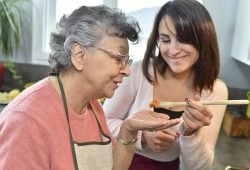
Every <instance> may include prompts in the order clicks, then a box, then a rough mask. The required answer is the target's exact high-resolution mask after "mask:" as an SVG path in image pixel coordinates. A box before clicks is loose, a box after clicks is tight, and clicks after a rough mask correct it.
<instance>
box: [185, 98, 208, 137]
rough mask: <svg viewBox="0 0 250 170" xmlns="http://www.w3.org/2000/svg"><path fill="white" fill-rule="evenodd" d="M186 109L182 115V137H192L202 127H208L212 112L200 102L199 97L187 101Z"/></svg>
mask: <svg viewBox="0 0 250 170" xmlns="http://www.w3.org/2000/svg"><path fill="white" fill-rule="evenodd" d="M187 103H188V105H187V107H186V109H185V111H184V113H183V121H184V135H186V136H189V135H192V134H193V133H194V132H195V131H197V130H198V129H200V128H201V127H203V126H209V125H210V123H211V119H212V117H213V115H212V112H211V111H210V110H209V109H208V108H207V107H206V106H205V105H203V104H201V102H200V96H199V95H195V96H194V98H193V99H188V100H187Z"/></svg>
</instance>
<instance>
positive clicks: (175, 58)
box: [168, 56, 186, 60]
mask: <svg viewBox="0 0 250 170" xmlns="http://www.w3.org/2000/svg"><path fill="white" fill-rule="evenodd" d="M185 57H186V56H180V57H171V56H168V58H170V59H173V60H178V59H180V58H185Z"/></svg>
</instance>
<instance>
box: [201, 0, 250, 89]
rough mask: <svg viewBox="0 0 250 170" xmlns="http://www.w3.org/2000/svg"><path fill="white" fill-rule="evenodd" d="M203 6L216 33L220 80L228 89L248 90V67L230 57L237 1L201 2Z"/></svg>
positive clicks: (208, 0) (211, 0)
mask: <svg viewBox="0 0 250 170" xmlns="http://www.w3.org/2000/svg"><path fill="white" fill-rule="evenodd" d="M203 4H204V5H205V6H206V8H207V9H208V11H209V12H210V14H211V16H212V18H213V21H214V24H215V27H216V31H217V37H218V41H219V48H220V55H221V73H220V76H221V78H222V79H223V80H224V81H225V82H226V84H227V85H228V86H229V87H232V88H240V89H250V76H249V74H250V66H248V65H246V64H243V63H240V62H238V61H236V60H235V59H233V58H232V57H231V49H232V43H233V35H234V24H235V21H236V15H237V10H238V8H237V7H238V0H203ZM246 36H250V35H246Z"/></svg>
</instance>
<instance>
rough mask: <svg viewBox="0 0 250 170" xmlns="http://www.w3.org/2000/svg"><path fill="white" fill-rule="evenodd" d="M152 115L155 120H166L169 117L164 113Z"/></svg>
mask: <svg viewBox="0 0 250 170" xmlns="http://www.w3.org/2000/svg"><path fill="white" fill-rule="evenodd" d="M152 115H153V116H155V117H156V118H161V119H167V120H168V119H170V117H169V116H168V115H166V114H164V113H158V112H153V113H152Z"/></svg>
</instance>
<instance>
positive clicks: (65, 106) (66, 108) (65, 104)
mask: <svg viewBox="0 0 250 170" xmlns="http://www.w3.org/2000/svg"><path fill="white" fill-rule="evenodd" d="M56 77H57V81H58V84H59V87H60V91H61V94H62V99H63V105H64V110H65V114H66V117H67V121H68V129H69V135H70V145H71V152H72V156H73V161H74V165H75V170H78V169H79V168H78V163H77V159H76V153H75V148H74V140H73V137H72V133H71V130H70V123H69V113H68V106H67V101H66V97H65V93H64V88H63V85H62V81H61V80H60V78H59V75H56Z"/></svg>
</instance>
